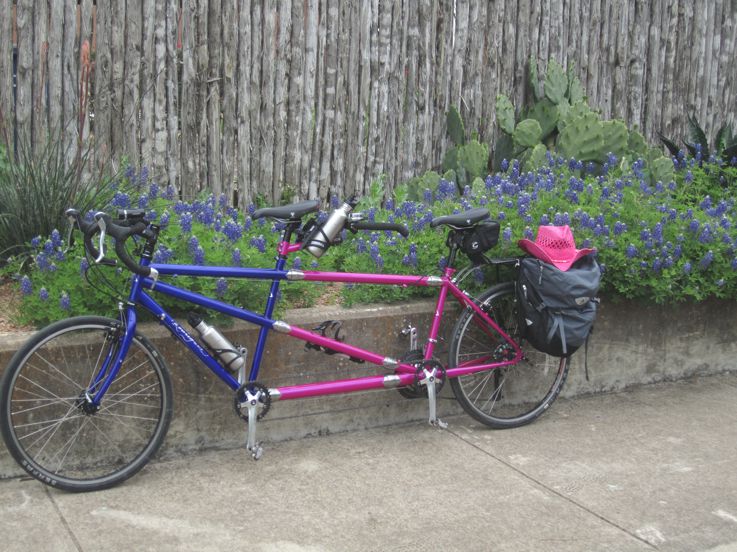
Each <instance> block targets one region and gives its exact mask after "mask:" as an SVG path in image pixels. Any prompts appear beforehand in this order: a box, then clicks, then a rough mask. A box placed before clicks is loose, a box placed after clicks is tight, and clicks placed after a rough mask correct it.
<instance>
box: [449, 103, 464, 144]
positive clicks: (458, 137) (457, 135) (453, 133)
mask: <svg viewBox="0 0 737 552" xmlns="http://www.w3.org/2000/svg"><path fill="white" fill-rule="evenodd" d="M447 122H448V134H449V135H450V139H451V140H453V143H454V144H455V145H456V146H461V145H463V144H465V143H466V128H465V127H464V125H463V119H461V114H460V113H458V110H457V109H456V107H455V106H454V105H451V106H450V110H449V111H448V115H447Z"/></svg>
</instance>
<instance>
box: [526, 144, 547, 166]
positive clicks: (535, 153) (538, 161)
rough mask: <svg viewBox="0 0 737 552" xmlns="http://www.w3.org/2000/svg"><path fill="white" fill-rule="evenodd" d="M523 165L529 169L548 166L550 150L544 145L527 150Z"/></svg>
mask: <svg viewBox="0 0 737 552" xmlns="http://www.w3.org/2000/svg"><path fill="white" fill-rule="evenodd" d="M523 164H524V166H525V167H526V168H528V169H538V168H540V167H544V166H546V165H547V164H548V148H546V147H545V146H544V145H543V144H538V145H536V146H535V147H534V148H532V149H530V150H527V152H526V154H525V158H524V159H523Z"/></svg>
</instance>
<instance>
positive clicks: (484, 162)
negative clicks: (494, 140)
mask: <svg viewBox="0 0 737 552" xmlns="http://www.w3.org/2000/svg"><path fill="white" fill-rule="evenodd" d="M488 164H489V146H488V145H487V144H482V143H481V142H479V141H478V140H471V141H470V142H468V143H467V144H465V145H463V146H461V147H460V148H459V149H458V165H459V166H461V167H463V168H464V169H466V173H467V177H468V181H470V180H472V179H473V178H475V177H477V176H486V174H487V170H486V169H487V166H488ZM468 181H467V182H466V183H464V185H465V184H467V183H468Z"/></svg>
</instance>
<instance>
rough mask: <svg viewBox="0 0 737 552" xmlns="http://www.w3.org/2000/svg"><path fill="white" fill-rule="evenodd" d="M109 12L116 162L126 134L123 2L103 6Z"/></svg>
mask: <svg viewBox="0 0 737 552" xmlns="http://www.w3.org/2000/svg"><path fill="white" fill-rule="evenodd" d="M105 9H109V10H110V11H111V18H110V20H111V28H110V31H111V36H112V40H111V44H112V48H111V51H110V59H111V62H112V81H111V82H110V113H111V134H112V137H111V144H112V151H113V152H114V154H113V161H114V162H116V161H117V160H118V159H119V158H120V156H121V155H122V154H123V152H124V151H125V142H124V134H125V132H127V127H126V125H125V116H124V112H123V101H124V96H125V93H124V80H125V25H126V15H125V2H111V3H110V4H109V5H106V6H105Z"/></svg>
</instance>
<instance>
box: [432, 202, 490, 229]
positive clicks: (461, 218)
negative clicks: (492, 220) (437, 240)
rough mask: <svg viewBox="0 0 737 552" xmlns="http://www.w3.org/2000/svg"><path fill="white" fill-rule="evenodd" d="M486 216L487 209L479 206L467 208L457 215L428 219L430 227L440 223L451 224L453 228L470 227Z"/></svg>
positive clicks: (487, 215) (487, 216) (487, 213)
mask: <svg viewBox="0 0 737 552" xmlns="http://www.w3.org/2000/svg"><path fill="white" fill-rule="evenodd" d="M487 218H489V211H488V210H487V209H484V208H482V207H479V208H477V209H469V210H468V211H464V212H463V213H458V214H457V215H445V216H442V217H435V218H434V219H432V220H431V221H430V228H435V227H436V226H440V225H441V224H445V225H447V226H452V227H453V228H470V227H471V226H473V225H474V224H476V223H477V222H481V221H482V220H485V219H487Z"/></svg>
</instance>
